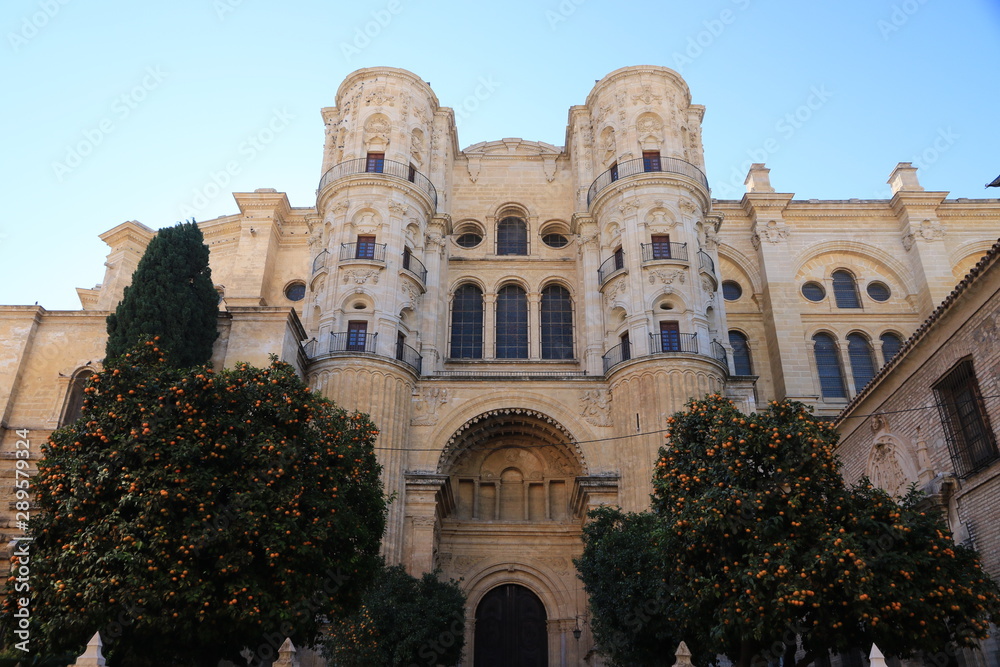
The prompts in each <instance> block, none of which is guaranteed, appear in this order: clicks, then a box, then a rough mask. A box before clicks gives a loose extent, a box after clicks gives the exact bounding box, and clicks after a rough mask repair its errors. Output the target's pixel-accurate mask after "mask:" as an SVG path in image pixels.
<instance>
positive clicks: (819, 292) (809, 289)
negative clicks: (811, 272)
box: [802, 282, 826, 301]
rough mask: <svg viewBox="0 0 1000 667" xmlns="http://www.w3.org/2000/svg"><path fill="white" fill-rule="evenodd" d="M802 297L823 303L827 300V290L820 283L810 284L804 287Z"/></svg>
mask: <svg viewBox="0 0 1000 667" xmlns="http://www.w3.org/2000/svg"><path fill="white" fill-rule="evenodd" d="M802 296H804V297H805V298H807V299H809V300H810V301H822V300H823V299H825V298H826V290H825V289H823V286H822V285H820V284H819V283H816V282H810V283H806V284H805V285H803V286H802Z"/></svg>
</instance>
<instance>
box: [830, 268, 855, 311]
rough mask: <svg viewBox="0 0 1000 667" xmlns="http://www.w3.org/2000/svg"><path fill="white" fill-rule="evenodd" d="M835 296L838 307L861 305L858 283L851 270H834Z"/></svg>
mask: <svg viewBox="0 0 1000 667" xmlns="http://www.w3.org/2000/svg"><path fill="white" fill-rule="evenodd" d="M833 298H834V300H835V301H836V302H837V308H860V307H861V299H860V298H859V297H858V285H857V283H856V282H855V281H854V276H852V275H851V273H850V272H849V271H844V270H843V269H841V270H839V271H834V272H833Z"/></svg>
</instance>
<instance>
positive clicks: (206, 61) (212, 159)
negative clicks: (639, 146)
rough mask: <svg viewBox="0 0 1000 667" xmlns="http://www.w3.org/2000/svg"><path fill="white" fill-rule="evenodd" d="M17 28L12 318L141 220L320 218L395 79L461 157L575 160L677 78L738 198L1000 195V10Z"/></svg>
mask: <svg viewBox="0 0 1000 667" xmlns="http://www.w3.org/2000/svg"><path fill="white" fill-rule="evenodd" d="M0 29H2V38H3V43H2V44H0V80H2V81H3V82H4V89H5V91H6V93H5V96H4V104H2V105H0V121H2V126H3V127H7V128H8V134H7V136H6V138H5V142H4V147H3V158H2V160H0V183H2V186H3V191H4V193H5V195H6V197H5V201H6V207H7V212H6V213H5V215H4V216H2V217H0V248H2V250H3V263H2V264H0V267H2V268H0V277H2V280H0V303H4V304H32V303H34V302H36V301H38V302H39V303H40V304H41V305H43V306H45V307H46V308H48V309H52V310H55V309H76V308H79V301H78V300H77V297H76V293H75V291H74V288H76V287H92V286H93V285H94V284H96V283H98V282H100V281H101V280H102V279H103V275H104V266H103V262H104V258H105V255H106V253H107V246H105V245H104V244H103V243H102V242H101V241H100V240H99V239H98V238H97V236H98V234H100V233H102V232H104V231H106V230H107V229H110V228H111V227H113V226H115V225H117V224H119V223H121V222H123V221H125V220H138V221H140V222H142V223H143V224H145V225H147V226H149V227H152V228H154V229H155V228H159V227H163V226H166V225H171V224H173V223H174V222H176V221H177V220H180V219H181V218H182V217H183V216H184V215H185V214H187V215H191V214H193V215H195V216H196V218H197V219H198V220H207V219H210V218H214V217H216V216H219V215H224V214H230V213H234V212H236V211H237V207H236V205H235V202H234V201H233V199H232V196H231V195H230V194H229V193H230V192H232V191H250V190H253V189H255V188H259V187H273V188H276V189H278V190H279V191H284V192H287V193H288V196H289V198H290V199H291V202H292V205H293V206H310V205H312V204H313V203H314V200H313V197H314V191H315V187H316V183H317V181H318V179H319V176H320V173H319V170H320V158H321V149H322V143H323V124H322V121H321V118H320V113H319V110H320V108H321V107H324V106H332V105H333V104H334V95H335V93H336V90H337V87H338V86H339V85H340V82H341V81H342V80H343V79H344V77H345V76H346V75H347V74H348V73H350V72H351V71H353V70H355V69H358V68H360V67H370V66H375V65H389V66H394V67H402V68H405V69H409V70H411V71H413V72H415V73H416V74H418V75H420V76H421V77H423V78H424V79H425V80H427V81H429V82H430V83H431V86H432V87H433V89H434V91H435V92H436V93H437V95H438V98H439V100H440V101H441V103H442V104H443V105H445V106H451V107H453V108H455V109H456V110H457V111H459V113H458V128H459V142H460V144H461V146H462V147H465V146H469V145H471V144H474V143H477V142H479V141H486V140H492V139H499V138H503V137H523V138H525V139H531V140H537V141H545V142H548V143H552V144H555V145H562V144H563V140H564V136H565V128H566V118H567V111H568V109H569V107H570V106H572V105H574V104H582V103H583V102H584V100H585V98H586V96H587V93H588V92H589V91H590V89H591V88H592V87H593V85H594V82H595V80H597V79H600V78H601V77H603V76H604V75H605V74H607V73H608V72H610V71H612V70H614V69H617V68H618V67H623V66H626V65H640V64H653V65H665V66H668V67H672V68H674V69H676V70H678V71H679V72H680V73H681V74H682V75H683V76H684V78H685V79H686V80H687V82H688V85H689V86H690V88H691V91H692V95H693V99H694V101H695V102H696V103H698V104H703V105H705V106H706V107H707V112H706V115H705V121H704V132H703V138H704V143H705V153H706V163H707V170H708V177H709V181H710V183H711V186H712V189H713V195H714V196H715V197H716V198H719V199H734V198H739V197H740V196H741V194H742V181H743V178H744V176H745V174H746V167H747V166H748V165H749V163H750V162H759V161H763V162H766V163H767V165H768V167H770V168H771V181H772V184H773V185H774V186H775V188H776V189H777V190H778V191H779V192H793V193H795V194H796V196H797V197H799V198H802V199H810V198H818V199H847V198H852V197H857V198H861V199H871V198H883V197H887V196H888V194H889V190H888V186H887V185H886V184H885V181H886V179H887V178H888V176H889V173H890V172H891V170H892V168H893V167H894V166H895V164H896V163H897V162H901V161H914V162H918V163H920V166H921V169H920V178H921V182H922V184H923V185H924V187H926V188H927V189H929V190H946V191H950V192H951V195H950V196H952V197H996V196H1000V192H997V191H996V190H986V189H984V187H983V186H984V185H985V183H986V182H988V181H990V180H992V179H993V178H994V177H996V176H997V175H998V174H1000V133H998V131H997V128H996V114H997V110H998V109H1000V85H998V82H997V78H996V75H995V70H996V64H997V63H998V62H1000V2H998V1H997V0H952V1H951V2H944V0H863V1H862V0H841V1H839V2H833V1H826V2H823V1H814V2H796V3H793V2H777V1H774V0H772V1H771V2H764V1H763V0H708V1H704V2H699V3H693V2H685V3H682V2H677V1H672V2H663V1H661V2H616V3H611V2H604V1H601V0H561V1H560V0H541V1H538V2H528V1H527V0H507V1H505V2H502V3H501V2H497V3H473V2H451V1H448V2H434V3H431V2H426V1H425V2H417V1H416V0H358V1H355V2H352V3H333V2H320V1H318V0H297V1H292V2H287V3H276V2H270V3H269V2H264V0H176V1H175V2H171V3H143V2H118V1H110V0H108V1H102V0H92V1H88V2H85V1H84V0H6V1H5V2H4V3H3V9H2V10H0ZM484 81H485V82H489V84H490V85H489V88H490V89H491V92H490V93H489V95H487V96H485V99H483V100H482V101H478V100H477V103H473V102H472V101H471V99H470V96H472V95H474V93H475V91H476V88H477V86H480V84H481V83H482V82H484ZM481 90H482V89H481ZM472 99H474V98H472ZM267 130H269V131H267ZM254 137H256V138H257V143H256V145H254V144H253V143H252V141H250V139H251V138H254ZM232 161H236V162H237V164H238V166H239V173H237V174H235V175H234V176H228V175H227V176H221V175H220V172H221V171H224V169H225V167H226V165H227V163H229V162H232ZM213 174H214V177H215V180H218V181H226V180H227V179H228V182H227V183H225V187H223V188H219V187H216V186H215V184H214V182H213ZM567 213H568V212H567ZM998 236H1000V230H998Z"/></svg>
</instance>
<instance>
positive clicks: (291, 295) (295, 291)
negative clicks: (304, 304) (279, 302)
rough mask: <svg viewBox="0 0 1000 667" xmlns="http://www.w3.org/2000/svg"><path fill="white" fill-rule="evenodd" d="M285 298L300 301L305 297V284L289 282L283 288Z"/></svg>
mask: <svg viewBox="0 0 1000 667" xmlns="http://www.w3.org/2000/svg"><path fill="white" fill-rule="evenodd" d="M285 298H286V299H288V300H289V301H302V299H304V298H306V284H305V283H291V284H290V285H288V287H286V288H285Z"/></svg>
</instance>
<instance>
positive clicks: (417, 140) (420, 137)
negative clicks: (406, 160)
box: [410, 130, 424, 164]
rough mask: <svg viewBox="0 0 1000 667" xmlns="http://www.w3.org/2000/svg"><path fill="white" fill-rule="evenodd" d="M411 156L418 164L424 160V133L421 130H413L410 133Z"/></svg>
mask: <svg viewBox="0 0 1000 667" xmlns="http://www.w3.org/2000/svg"><path fill="white" fill-rule="evenodd" d="M410 158H411V159H412V160H413V161H414V163H416V164H423V162H424V134H423V132H421V131H420V130H413V133H412V134H410Z"/></svg>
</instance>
